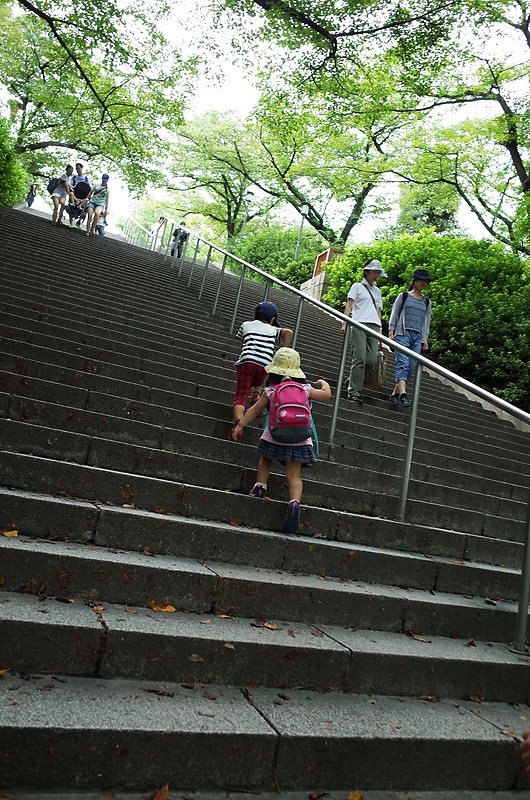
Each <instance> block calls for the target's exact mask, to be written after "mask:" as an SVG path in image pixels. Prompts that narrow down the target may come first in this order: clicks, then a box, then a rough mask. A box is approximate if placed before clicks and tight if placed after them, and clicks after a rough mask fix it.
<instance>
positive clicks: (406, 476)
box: [397, 362, 422, 522]
mask: <svg viewBox="0 0 530 800" xmlns="http://www.w3.org/2000/svg"><path fill="white" fill-rule="evenodd" d="M421 373H422V365H421V364H420V363H419V362H418V363H417V364H416V377H415V380H414V391H413V393H412V407H411V409H410V420H409V432H408V436H407V447H406V450H405V461H404V464H403V480H402V483H401V495H400V498H399V509H398V517H397V518H398V520H399V521H400V522H404V520H405V506H406V505H407V495H408V491H409V483H410V468H411V466H412V452H413V450H414V438H415V436H416V423H417V420H418V406H419V404H420V388H421Z"/></svg>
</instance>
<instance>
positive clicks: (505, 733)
mask: <svg viewBox="0 0 530 800" xmlns="http://www.w3.org/2000/svg"><path fill="white" fill-rule="evenodd" d="M501 733H503V734H504V736H509V737H510V738H511V739H517V734H516V733H514V732H513V731H501Z"/></svg>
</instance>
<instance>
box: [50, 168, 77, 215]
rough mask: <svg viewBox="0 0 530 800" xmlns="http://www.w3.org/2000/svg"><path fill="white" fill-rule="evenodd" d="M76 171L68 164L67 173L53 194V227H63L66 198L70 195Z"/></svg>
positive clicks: (65, 172) (64, 173) (63, 175)
mask: <svg viewBox="0 0 530 800" xmlns="http://www.w3.org/2000/svg"><path fill="white" fill-rule="evenodd" d="M73 171H74V168H73V167H72V165H71V164H68V166H67V167H66V169H65V171H64V172H63V174H62V175H61V177H60V178H59V181H60V183H59V185H58V186H57V187H56V188H55V190H54V191H53V192H52V195H51V198H52V202H53V214H52V225H62V224H63V214H64V206H65V203H66V198H67V197H68V194H69V193H70V184H69V180H70V177H71V175H72V173H73Z"/></svg>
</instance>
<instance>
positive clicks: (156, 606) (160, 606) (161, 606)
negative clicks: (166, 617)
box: [149, 600, 177, 614]
mask: <svg viewBox="0 0 530 800" xmlns="http://www.w3.org/2000/svg"><path fill="white" fill-rule="evenodd" d="M149 608H151V609H152V610H153V611H165V612H167V613H168V614H172V613H173V611H176V610H177V609H176V608H175V606H171V605H170V604H169V603H155V601H154V600H151V602H150V603H149Z"/></svg>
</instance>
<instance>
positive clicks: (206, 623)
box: [201, 619, 212, 625]
mask: <svg viewBox="0 0 530 800" xmlns="http://www.w3.org/2000/svg"><path fill="white" fill-rule="evenodd" d="M211 621H212V620H211V619H201V625H209V624H210V622H211Z"/></svg>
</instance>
